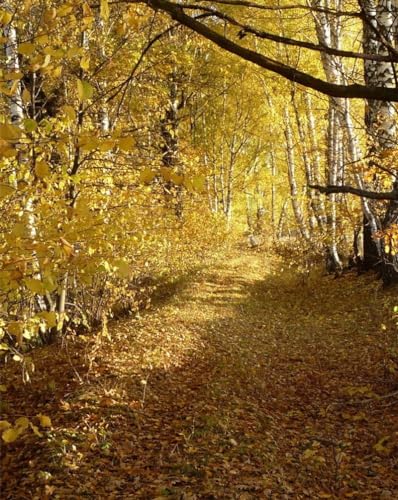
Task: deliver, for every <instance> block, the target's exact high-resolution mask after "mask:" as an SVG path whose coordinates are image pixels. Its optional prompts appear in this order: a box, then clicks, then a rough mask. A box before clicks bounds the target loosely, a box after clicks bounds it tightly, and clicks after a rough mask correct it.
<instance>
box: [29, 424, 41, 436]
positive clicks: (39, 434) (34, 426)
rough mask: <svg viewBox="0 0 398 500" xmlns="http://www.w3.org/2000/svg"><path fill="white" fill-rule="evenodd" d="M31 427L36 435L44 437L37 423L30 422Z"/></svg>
mask: <svg viewBox="0 0 398 500" xmlns="http://www.w3.org/2000/svg"><path fill="white" fill-rule="evenodd" d="M30 428H31V429H32V431H33V432H34V433H35V434H36V436H38V437H43V434H42V433H41V432H40V431H39V428H38V427H37V425H34V424H32V422H30Z"/></svg>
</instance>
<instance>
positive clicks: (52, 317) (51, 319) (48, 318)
mask: <svg viewBox="0 0 398 500" xmlns="http://www.w3.org/2000/svg"><path fill="white" fill-rule="evenodd" d="M38 316H39V317H40V318H43V319H44V321H45V322H46V323H47V326H48V328H55V327H56V326H57V323H58V321H57V314H56V313H55V312H53V311H50V312H48V311H43V312H41V313H39V314H38Z"/></svg>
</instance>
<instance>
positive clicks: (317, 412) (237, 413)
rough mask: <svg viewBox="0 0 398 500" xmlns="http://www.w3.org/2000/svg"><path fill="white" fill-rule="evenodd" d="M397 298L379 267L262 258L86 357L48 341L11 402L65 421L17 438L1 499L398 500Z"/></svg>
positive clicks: (207, 282) (234, 260) (208, 277)
mask: <svg viewBox="0 0 398 500" xmlns="http://www.w3.org/2000/svg"><path fill="white" fill-rule="evenodd" d="M386 300H387V301H388V300H390V299H389V298H388V296H387V297H386V296H385V295H384V294H383V292H381V291H380V290H379V285H378V284H377V283H375V282H373V281H372V279H371V278H370V277H368V276H366V277H360V278H354V277H353V276H347V277H343V278H341V279H338V280H334V279H332V278H330V277H323V278H320V277H313V278H310V279H309V280H308V281H307V282H305V281H303V280H301V278H300V277H299V276H297V275H294V273H292V272H281V269H280V265H278V264H276V263H274V264H272V266H271V265H270V264H269V262H267V261H266V260H265V258H264V257H263V256H261V254H257V253H251V254H244V255H242V256H235V257H230V258H228V259H225V260H224V261H223V263H222V264H219V265H218V266H216V267H215V268H213V269H211V270H208V271H205V272H203V273H202V274H201V275H200V276H199V277H196V278H195V279H192V280H191V281H190V282H187V283H185V284H184V286H181V287H180V289H179V290H178V291H177V293H176V294H175V295H174V296H173V297H171V298H169V300H166V301H164V302H163V303H161V304H158V305H157V306H156V308H155V310H152V311H150V312H148V313H145V314H143V315H142V317H141V318H137V319H134V320H126V321H123V322H120V323H116V324H114V325H113V326H112V327H111V328H110V335H111V338H112V339H113V341H112V342H109V341H107V340H101V343H98V345H97V348H96V353H95V356H93V357H91V358H89V359H87V357H84V356H83V354H84V351H85V349H87V352H89V351H90V349H92V345H91V346H90V347H89V346H86V345H85V344H84V343H83V342H82V341H80V340H79V341H78V342H77V344H76V346H74V347H71V346H70V347H69V351H68V352H73V350H75V349H77V352H78V353H79V356H77V355H76V356H75V357H73V356H72V357H68V356H67V355H66V354H65V350H64V351H63V354H62V353H60V352H59V349H58V351H56V350H55V348H51V349H52V350H51V349H48V348H47V349H42V350H41V352H37V353H36V354H35V356H36V359H35V362H36V365H37V372H38V374H37V375H35V377H34V380H33V383H32V385H31V386H29V387H26V388H25V389H21V388H18V387H16V388H15V389H14V390H13V391H11V392H10V393H9V394H7V395H6V400H7V398H8V405H9V407H10V408H11V409H10V410H8V411H9V412H10V415H12V408H18V412H22V413H23V412H24V411H25V412H26V414H28V415H35V414H36V413H39V412H41V413H46V414H48V415H51V417H52V421H53V425H54V429H53V431H51V432H50V434H49V436H48V439H47V440H40V439H38V438H36V437H35V436H29V437H26V438H25V439H23V440H21V442H17V443H15V444H14V445H12V446H11V447H9V450H8V451H7V453H6V454H5V456H4V465H3V466H4V469H3V470H6V471H7V472H6V473H5V474H4V477H3V491H4V493H3V498H10V499H11V498H13V499H17V498H18V499H19V498H21V499H22V498H35V496H36V498H46V495H47V498H60V499H78V498H93V499H96V498H98V499H101V498H109V499H155V498H173V499H185V500H188V499H240V500H249V499H268V498H269V499H301V498H303V499H304V498H310V499H318V498H358V499H359V498H360V499H367V498H369V499H380V498H392V499H393V498H398V480H397V478H398V460H397V455H398V453H397V452H398V439H397V437H398V434H396V433H397V432H398V412H397V399H396V398H394V397H392V398H386V399H381V400H377V399H375V395H376V394H379V395H382V394H387V393H390V392H392V391H394V390H396V383H397V381H396V376H395V387H394V377H393V376H390V375H388V373H387V372H386V349H385V345H386V344H387V343H388V342H390V338H391V335H392V332H391V331H390V326H389V325H387V326H386V329H385V330H383V329H381V327H380V325H381V323H382V322H383V321H384V323H386V321H385V316H384V320H383V314H385V313H383V307H382V304H383V302H385V301H386ZM51 356H57V363H55V367H53V368H52V367H51V365H50V362H51V361H49V360H50V357H51ZM83 363H85V364H83ZM71 364H72V365H73V369H72V368H71ZM88 368H90V370H89V373H88V375H87V370H88ZM76 372H77V373H79V374H80V377H81V379H82V381H81V382H79V380H77V377H76ZM50 386H51V387H50ZM366 400H370V402H366ZM358 401H359V403H358ZM364 401H365V402H364ZM383 438H385V439H384V440H383Z"/></svg>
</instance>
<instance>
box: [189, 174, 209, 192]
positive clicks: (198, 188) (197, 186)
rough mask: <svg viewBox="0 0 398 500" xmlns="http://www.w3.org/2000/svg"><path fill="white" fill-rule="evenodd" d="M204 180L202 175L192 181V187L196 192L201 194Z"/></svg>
mask: <svg viewBox="0 0 398 500" xmlns="http://www.w3.org/2000/svg"><path fill="white" fill-rule="evenodd" d="M205 182H206V178H205V177H204V176H203V175H198V176H197V177H194V178H193V179H192V184H193V187H194V188H195V190H196V191H199V192H202V191H203V189H204V187H205Z"/></svg>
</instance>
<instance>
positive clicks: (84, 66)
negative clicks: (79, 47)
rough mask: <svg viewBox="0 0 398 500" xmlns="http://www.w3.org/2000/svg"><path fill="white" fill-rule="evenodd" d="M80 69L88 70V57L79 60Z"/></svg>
mask: <svg viewBox="0 0 398 500" xmlns="http://www.w3.org/2000/svg"><path fill="white" fill-rule="evenodd" d="M80 67H81V68H82V69H84V71H88V70H89V68H90V56H84V57H82V58H81V59H80Z"/></svg>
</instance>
